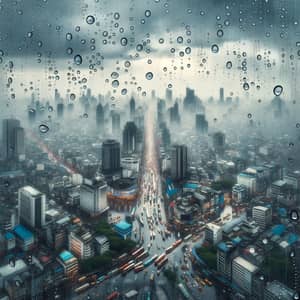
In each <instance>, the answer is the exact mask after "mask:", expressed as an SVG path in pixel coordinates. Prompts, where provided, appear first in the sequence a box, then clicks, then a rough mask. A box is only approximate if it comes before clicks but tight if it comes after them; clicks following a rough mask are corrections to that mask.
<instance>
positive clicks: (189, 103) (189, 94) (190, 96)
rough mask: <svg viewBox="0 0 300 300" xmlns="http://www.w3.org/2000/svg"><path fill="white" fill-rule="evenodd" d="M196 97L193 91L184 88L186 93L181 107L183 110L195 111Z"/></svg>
mask: <svg viewBox="0 0 300 300" xmlns="http://www.w3.org/2000/svg"><path fill="white" fill-rule="evenodd" d="M196 98H197V97H196V96H195V91H194V90H192V89H190V88H186V95H185V97H184V100H183V108H184V110H185V111H189V112H195V111H196V106H197V99H196Z"/></svg>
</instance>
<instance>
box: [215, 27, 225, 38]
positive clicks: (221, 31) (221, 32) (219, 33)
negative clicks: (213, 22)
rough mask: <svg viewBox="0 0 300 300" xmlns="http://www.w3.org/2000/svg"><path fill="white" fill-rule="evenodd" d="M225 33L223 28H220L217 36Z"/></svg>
mask: <svg viewBox="0 0 300 300" xmlns="http://www.w3.org/2000/svg"><path fill="white" fill-rule="evenodd" d="M223 35H224V32H223V30H222V29H219V30H218V31H217V36H218V37H222V36H223Z"/></svg>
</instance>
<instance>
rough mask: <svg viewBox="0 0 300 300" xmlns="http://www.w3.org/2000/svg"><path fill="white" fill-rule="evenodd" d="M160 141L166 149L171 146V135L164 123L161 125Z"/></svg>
mask: <svg viewBox="0 0 300 300" xmlns="http://www.w3.org/2000/svg"><path fill="white" fill-rule="evenodd" d="M160 127H161V140H162V144H163V145H164V147H166V148H168V147H169V146H170V144H171V134H170V130H169V129H168V127H167V125H166V123H165V122H163V123H161V126H160Z"/></svg>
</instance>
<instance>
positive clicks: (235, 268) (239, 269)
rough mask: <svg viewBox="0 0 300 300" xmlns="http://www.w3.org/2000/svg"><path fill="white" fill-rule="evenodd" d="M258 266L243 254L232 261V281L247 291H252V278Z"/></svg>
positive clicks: (249, 292)
mask: <svg viewBox="0 0 300 300" xmlns="http://www.w3.org/2000/svg"><path fill="white" fill-rule="evenodd" d="M257 271H258V268H257V267H256V266H255V265H253V264H251V263H250V262H249V261H247V260H245V259H244V258H242V257H241V256H238V257H236V258H235V259H233V261H232V281H233V283H235V284H237V285H238V286H239V287H240V288H241V289H242V290H244V291H245V292H246V293H248V294H251V293H252V279H253V276H254V275H255V273H256V272H257Z"/></svg>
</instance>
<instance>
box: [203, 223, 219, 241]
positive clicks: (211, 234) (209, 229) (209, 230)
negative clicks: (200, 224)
mask: <svg viewBox="0 0 300 300" xmlns="http://www.w3.org/2000/svg"><path fill="white" fill-rule="evenodd" d="M205 240H206V241H207V242H209V243H211V244H213V245H216V244H218V243H219V242H220V241H221V240H222V227H221V226H219V225H217V224H214V223H208V224H207V225H206V227H205Z"/></svg>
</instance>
